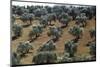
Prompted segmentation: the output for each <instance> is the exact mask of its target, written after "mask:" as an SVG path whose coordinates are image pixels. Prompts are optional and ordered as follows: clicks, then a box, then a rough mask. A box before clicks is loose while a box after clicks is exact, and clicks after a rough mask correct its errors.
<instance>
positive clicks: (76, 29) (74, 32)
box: [69, 26, 84, 38]
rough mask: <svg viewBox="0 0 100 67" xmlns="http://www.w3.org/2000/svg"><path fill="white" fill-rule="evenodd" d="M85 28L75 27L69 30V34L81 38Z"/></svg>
mask: <svg viewBox="0 0 100 67" xmlns="http://www.w3.org/2000/svg"><path fill="white" fill-rule="evenodd" d="M83 30H84V29H83V28H81V27H79V26H74V27H72V28H70V29H69V33H71V34H72V35H74V36H76V37H78V38H80V37H81V36H82V34H83Z"/></svg>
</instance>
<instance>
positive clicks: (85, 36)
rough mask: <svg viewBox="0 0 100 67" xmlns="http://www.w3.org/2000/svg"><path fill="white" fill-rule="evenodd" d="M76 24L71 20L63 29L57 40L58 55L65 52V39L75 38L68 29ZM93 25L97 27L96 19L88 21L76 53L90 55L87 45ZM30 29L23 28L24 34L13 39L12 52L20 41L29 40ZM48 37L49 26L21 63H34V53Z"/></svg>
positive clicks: (19, 21)
mask: <svg viewBox="0 0 100 67" xmlns="http://www.w3.org/2000/svg"><path fill="white" fill-rule="evenodd" d="M16 22H17V23H21V24H23V23H22V21H21V20H16ZM35 22H38V21H33V23H35ZM56 23H57V22H56ZM74 25H75V21H71V22H69V25H68V27H66V28H64V29H63V35H62V36H61V38H60V39H59V41H57V42H56V48H57V49H56V52H57V54H58V56H61V55H62V54H63V52H64V43H65V41H67V40H70V39H72V38H74V36H72V35H71V34H69V33H68V29H69V28H70V27H72V26H74ZM92 27H95V20H94V19H91V20H88V21H87V26H86V27H85V28H84V33H83V37H82V39H80V40H79V42H78V44H79V46H78V52H77V53H76V55H88V54H89V53H88V52H89V49H88V48H87V47H86V46H85V45H86V44H87V42H88V41H91V40H92V39H91V38H90V35H89V30H90V29H91V28H92ZM30 29H31V26H29V27H26V28H23V35H22V36H21V37H19V38H18V39H16V40H13V41H12V45H11V48H12V52H14V51H16V48H17V46H18V43H19V42H25V41H27V40H28V34H29V31H30ZM48 39H49V37H48V36H47V28H45V29H44V32H43V33H42V34H41V35H40V37H38V38H37V39H36V40H35V41H34V42H32V43H31V44H32V46H33V47H34V50H33V51H31V52H32V53H31V54H27V56H26V57H25V58H23V59H22V60H21V64H32V58H33V55H34V54H36V52H37V49H39V47H40V46H42V45H43V43H44V42H46V41H47V40H48Z"/></svg>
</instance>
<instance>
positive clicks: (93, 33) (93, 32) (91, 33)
mask: <svg viewBox="0 0 100 67" xmlns="http://www.w3.org/2000/svg"><path fill="white" fill-rule="evenodd" d="M89 32H90V36H91V38H93V37H96V30H95V28H92V29H90V31H89Z"/></svg>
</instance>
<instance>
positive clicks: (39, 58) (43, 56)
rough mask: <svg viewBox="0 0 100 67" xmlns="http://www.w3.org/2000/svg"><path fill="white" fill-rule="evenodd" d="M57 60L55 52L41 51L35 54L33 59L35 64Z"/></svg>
mask: <svg viewBox="0 0 100 67" xmlns="http://www.w3.org/2000/svg"><path fill="white" fill-rule="evenodd" d="M56 61H57V55H56V53H54V52H39V53H37V54H36V55H35V56H33V60H32V62H34V63H35V64H46V63H47V64H48V63H56Z"/></svg>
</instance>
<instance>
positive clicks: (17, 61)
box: [11, 52, 20, 65]
mask: <svg viewBox="0 0 100 67" xmlns="http://www.w3.org/2000/svg"><path fill="white" fill-rule="evenodd" d="M11 56H12V58H11V60H12V61H11V62H12V65H18V64H20V58H19V57H18V55H17V54H16V53H15V52H13V53H12V55H11Z"/></svg>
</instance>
